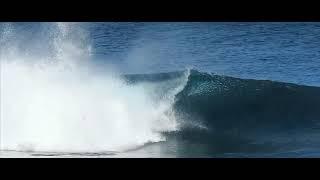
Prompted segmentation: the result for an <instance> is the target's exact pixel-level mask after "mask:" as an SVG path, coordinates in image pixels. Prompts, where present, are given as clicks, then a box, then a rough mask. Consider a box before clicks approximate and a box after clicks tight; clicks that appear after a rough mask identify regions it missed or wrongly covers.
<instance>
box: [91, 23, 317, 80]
mask: <svg viewBox="0 0 320 180" xmlns="http://www.w3.org/2000/svg"><path fill="white" fill-rule="evenodd" d="M88 27H89V29H90V32H91V36H92V41H93V44H94V53H95V54H96V56H97V57H98V58H100V59H101V61H106V62H111V63H113V64H117V65H118V66H120V67H121V69H123V71H124V72H132V73H154V72H168V71H176V70H183V69H185V68H186V67H193V68H196V69H197V70H199V71H204V72H211V73H216V74H220V75H230V76H233V77H240V78H252V79H270V80H277V81H284V82H293V83H298V84H307V85H315V86H319V85H320V71H319V69H320V60H319V59H320V58H319V57H320V23H284V22H277V23H254V22H250V23H231V22H229V23H214V22H212V23H200V22H199V23H191V22H190V23H174V22H172V23H96V24H94V23H93V24H88Z"/></svg>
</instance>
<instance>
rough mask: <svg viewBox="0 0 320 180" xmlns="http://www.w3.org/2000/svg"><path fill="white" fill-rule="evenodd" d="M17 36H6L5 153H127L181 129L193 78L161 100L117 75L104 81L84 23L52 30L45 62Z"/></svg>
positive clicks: (110, 73)
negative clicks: (183, 95) (180, 106)
mask: <svg viewBox="0 0 320 180" xmlns="http://www.w3.org/2000/svg"><path fill="white" fill-rule="evenodd" d="M12 28H13V27H12V26H10V23H9V24H6V26H5V27H4V28H3V29H2V32H1V56H0V58H1V144H0V149H1V150H3V151H23V152H60V153H103V152H122V151H126V150H130V149H132V148H136V147H139V146H142V145H144V144H146V143H154V142H160V141H165V140H166V139H165V137H164V136H163V135H162V133H163V132H170V131H177V130H178V129H179V123H178V121H177V119H176V117H175V113H174V111H173V110H172V104H173V103H174V97H175V95H176V94H177V93H179V92H180V91H181V90H182V89H183V87H184V86H185V84H186V82H187V79H188V72H186V73H185V74H184V75H183V76H181V77H179V78H176V79H173V80H169V81H167V82H165V83H163V84H164V85H165V86H167V88H165V90H164V92H162V94H163V96H160V97H159V96H156V95H155V94H156V93H155V92H157V93H158V91H159V89H160V90H161V84H160V85H159V84H157V85H155V84H153V83H137V84H128V83H127V82H126V81H124V80H123V78H122V77H121V76H120V73H119V72H117V69H115V68H112V67H109V69H108V70H107V71H105V72H104V73H99V74H98V73H96V72H95V67H94V66H93V65H92V64H91V62H90V61H91V60H92V59H91V58H92V57H91V52H90V49H91V48H90V44H89V43H88V41H86V33H85V32H84V31H82V30H81V29H78V26H76V23H52V24H49V28H51V29H50V30H49V32H50V34H51V35H52V36H50V38H49V39H48V41H47V42H46V43H48V44H50V48H47V49H46V50H45V51H47V52H43V51H44V50H42V51H41V52H39V53H38V54H40V55H38V54H37V53H35V51H34V50H33V49H32V48H33V47H35V46H36V45H35V44H30V47H28V44H27V42H23V43H24V45H21V43H22V42H19V41H17V40H16V39H15V37H17V34H15V33H16V32H15V31H14V29H12ZM75 33H76V34H77V35H76V36H75ZM37 46H41V44H40V45H39V44H37ZM168 86H169V87H168Z"/></svg>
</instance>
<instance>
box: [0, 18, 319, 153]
mask: <svg viewBox="0 0 320 180" xmlns="http://www.w3.org/2000/svg"><path fill="white" fill-rule="evenodd" d="M57 27H58V28H57ZM57 27H56V26H55V25H54V23H31V22H29V23H28V22H23V23H0V29H1V41H0V43H2V47H0V49H1V50H0V53H1V54H2V55H1V56H0V58H1V60H2V64H4V65H3V66H2V72H3V73H2V84H1V85H2V86H1V87H2V88H6V87H8V90H6V89H4V93H3V94H2V96H6V97H8V98H7V100H3V101H5V102H4V103H3V104H2V107H3V106H4V107H3V109H2V110H1V112H2V113H3V114H4V115H3V116H1V117H2V118H1V121H2V124H10V122H9V120H11V121H15V122H17V123H15V125H12V124H10V126H9V125H7V126H5V125H3V126H2V129H1V132H2V134H1V139H2V141H1V142H2V143H3V145H2V151H0V157H111V158H113V157H115V158H117V157H120V158H122V157H129V158H130V157H134V158H135V157H152V158H158V157H161V158H162V157H164V158H171V157H178V158H180V157H182V158H183V157H187V158H189V157H201V158H202V157H210V158H211V157H280V158H281V157H320V126H319V125H320V124H319V123H320V23H312V22H308V23H302V22H301V23H300V22H290V23H286V22H226V23H223V22H105V23H103V22H97V23H64V24H60V25H58V26H57ZM57 29H58V30H60V31H59V32H60V35H59V34H58V35H57ZM61 34H62V35H61ZM57 36H58V37H59V38H58V39H57V38H56V37H57ZM53 37H55V38H53ZM52 39H54V40H52ZM49 42H54V43H49ZM57 44H58V47H61V49H62V50H61V49H59V48H57ZM52 47H55V50H54V51H53V50H52ZM17 52H19V53H18V54H19V56H17V57H18V58H16V54H17ZM66 52H67V53H66ZM70 52H72V53H70ZM74 52H76V53H74ZM57 54H59V56H56V55H57ZM86 55H88V58H84V57H86ZM13 57H14V58H13ZM21 57H23V58H24V64H28V63H30V62H37V61H42V60H43V59H46V60H48V59H49V61H50V60H51V59H55V57H59V58H60V59H63V61H64V62H69V61H67V60H64V59H81V58H84V59H89V62H90V66H87V65H83V64H80V65H79V66H80V67H90V68H91V67H92V69H94V74H97V77H98V76H99V77H101V76H102V77H104V76H105V77H107V75H105V74H104V73H108V74H109V73H110V72H111V71H112V72H114V74H120V75H119V76H120V77H121V80H122V81H124V82H125V83H126V85H128V87H140V89H139V88H134V89H130V88H129V89H124V88H121V89H116V88H115V89H116V90H115V91H112V90H114V89H112V88H113V87H114V86H116V85H114V86H112V88H111V89H112V90H110V91H108V92H109V93H111V95H110V94H109V95H110V96H104V95H103V93H101V92H100V90H101V91H102V89H101V88H100V86H98V85H97V86H92V87H93V88H91V90H90V88H89V89H86V88H85V87H83V83H84V84H86V80H83V81H81V83H80V82H79V83H78V81H77V83H75V84H73V85H74V86H72V87H75V88H76V89H80V90H81V91H80V90H79V92H78V91H76V92H75V94H77V93H79V98H77V99H76V100H70V102H69V101H68V99H66V100H65V101H66V102H63V101H57V103H58V104H60V105H61V106H65V109H66V110H67V111H69V109H68V108H69V107H73V105H72V102H73V103H76V102H79V103H78V104H81V102H88V101H87V100H88V99H90V98H91V97H92V99H90V102H91V105H90V106H94V107H95V106H99V108H96V109H95V108H93V110H91V111H90V112H93V113H92V114H91V116H90V115H88V116H90V117H94V118H96V119H99V118H100V117H101V118H100V119H99V120H94V121H92V124H96V125H97V127H96V126H95V125H92V124H91V125H92V126H91V125H90V128H91V129H90V130H89V131H87V132H88V135H87V136H83V133H81V132H82V129H76V128H74V129H72V128H69V127H68V128H69V129H66V130H65V131H69V132H70V131H79V136H77V133H72V134H71V135H72V138H79V139H83V138H84V137H85V138H87V137H88V139H89V140H88V141H87V142H90V143H88V146H91V147H97V151H95V150H94V148H93V149H92V148H89V147H87V146H86V142H82V141H80V140H79V142H78V141H77V142H75V143H74V146H73V145H72V143H69V141H68V143H61V144H59V143H60V141H58V140H57V139H59V138H60V136H59V138H58V135H55V134H54V133H52V134H53V135H52V134H49V133H50V131H48V134H46V132H44V131H38V129H39V128H43V127H45V126H40V125H39V127H37V126H36V125H34V124H37V123H38V121H37V122H35V121H33V119H34V118H39V119H41V122H43V121H44V123H45V120H43V119H45V118H42V116H40V115H39V114H41V113H46V112H47V110H44V109H40V108H39V107H40V105H39V104H36V103H33V104H32V103H29V104H28V105H25V104H22V105H21V108H20V109H19V107H20V106H19V105H17V108H12V109H10V108H8V109H6V105H7V106H9V105H8V104H10V103H14V102H16V101H14V100H13V99H12V100H10V97H11V96H12V97H13V96H14V93H15V92H16V93H18V91H11V89H9V87H10V88H11V86H12V88H13V89H16V88H18V87H20V86H18V85H17V87H16V86H15V85H9V82H10V78H7V79H6V77H9V75H10V77H14V76H15V73H16V74H17V78H16V79H21V78H20V75H21V73H19V72H20V69H17V68H14V67H13V66H11V65H10V66H9V65H6V63H7V62H10V61H13V60H12V59H14V60H16V59H19V60H18V61H17V62H20V59H23V58H21ZM72 61H73V60H72ZM26 62H27V63H26ZM46 62H47V61H46ZM50 62H52V61H50ZM70 62H71V61H70ZM17 64H19V63H17ZM53 64H54V62H53ZM45 66H51V64H50V63H47V64H46V65H45ZM5 68H7V70H6V69H5ZM9 68H12V69H14V70H15V71H13V70H12V69H9ZM23 72H25V71H23ZM6 73H7V74H6ZM18 74H19V75H18ZM6 75H7V76H6ZM63 76H64V75H63ZM22 77H28V75H23V76H22ZM31 77H39V76H38V75H35V76H30V79H31ZM43 77H46V76H43ZM50 77H51V76H50ZM66 77H68V78H65V79H69V77H73V75H72V74H69V75H66ZM95 77H96V76H95ZM33 80H34V84H33V83H31V84H30V83H29V86H28V87H30V88H31V90H30V89H28V90H26V91H28V92H30V93H31V94H32V93H33V92H34V89H32V87H42V86H37V82H38V81H37V80H35V79H33ZM50 80H51V79H50ZM40 81H41V82H43V81H46V82H51V81H49V80H46V79H45V80H43V79H42V80H39V82H40ZM87 81H90V78H89V79H88V80H87ZM24 82H29V81H28V80H24V81H23V82H22V80H21V82H20V81H19V80H18V82H17V83H18V84H23V83H24ZM52 82H55V81H54V80H52ZM57 82H60V80H57ZM68 82H69V81H68ZM72 82H75V81H72ZM108 82H109V81H108ZM99 83H100V84H101V83H103V81H99ZM52 84H54V83H52ZM66 84H70V83H64V86H63V87H67V85H66ZM88 84H89V83H88ZM100 84H99V85H100ZM93 85H96V84H93ZM70 86H71V85H70ZM23 87H25V86H21V87H20V88H23ZM43 87H44V86H43ZM53 87H56V86H53ZM53 87H52V88H51V89H53ZM82 88H83V89H82ZM20 90H21V91H24V89H20ZM37 90H39V89H37ZM103 90H104V89H103ZM145 90H147V91H145ZM142 91H143V92H142ZM37 92H38V91H37ZM59 92H60V91H59ZM63 92H68V89H66V90H64V91H61V93H62V94H63ZM87 92H88V93H87ZM89 92H90V93H89ZM147 92H148V93H149V92H151V94H152V96H147V97H145V96H144V94H146V93H147ZM6 93H7V94H6ZM30 93H28V95H27V93H26V95H25V96H23V95H21V96H23V98H28V97H33V95H31V96H30ZM41 93H43V96H42V97H49V96H50V95H51V94H50V93H54V92H51V91H50V92H49V90H48V91H47V90H43V91H41V90H39V92H38V95H39V94H41ZM44 93H48V94H44ZM131 93H132V94H131ZM93 94H98V95H97V97H98V98H93V97H94V96H93ZM87 95H88V99H85V100H84V99H82V97H84V96H87ZM91 95H92V96H91ZM35 96H36V95H35ZM37 97H38V96H37ZM56 97H60V96H58V95H57V96H56ZM61 97H64V96H62V95H61ZM66 97H69V96H67V95H66ZM75 97H77V96H76V95H75ZM80 97H81V98H80ZM111 97H119V98H118V99H115V100H114V101H110V98H111ZM122 97H124V98H122ZM133 97H135V98H136V99H134V98H133ZM140 97H141V98H140ZM150 98H151V99H152V100H150V101H149V99H150ZM56 99H57V98H56ZM58 99H59V98H58ZM102 99H105V100H106V102H105V103H104V104H103V103H98V101H100V100H102ZM118 100H119V101H118ZM120 100H121V101H120ZM39 101H40V100H39ZM44 101H45V102H54V100H53V99H48V100H44ZM145 101H146V103H144V104H143V103H142V102H145ZM29 102H30V101H29ZM108 102H115V103H116V102H121V103H120V104H122V105H123V106H125V107H128V109H129V110H123V111H121V113H122V114H127V115H128V117H127V116H126V117H123V116H120V114H117V113H118V111H111V110H110V111H108V114H107V115H105V114H103V112H104V111H103V108H101V107H102V106H104V105H105V104H106V103H108ZM149 102H152V103H151V104H157V102H161V103H160V105H159V106H158V104H157V106H156V107H157V108H155V109H153V108H149V105H148V104H149ZM64 103H65V104H64ZM68 103H69V104H70V106H69V104H68ZM95 103H97V104H95ZM84 104H86V103H84ZM46 105H47V106H48V109H51V110H52V109H54V108H50V107H51V106H50V105H51V104H49V103H48V104H46ZM38 106H39V107H38ZM41 106H42V105H41ZM115 106H116V105H115V104H109V105H106V108H107V109H110V108H112V107H115ZM150 106H153V105H150ZM27 107H29V111H28V113H26V114H24V115H25V116H22V117H18V116H17V117H16V116H14V115H11V114H10V112H12V113H13V114H14V113H19V112H22V111H23V112H24V109H27ZM52 107H53V106H52ZM54 107H60V106H54ZM83 107H87V106H81V107H80V106H79V109H81V108H83ZM138 107H139V108H138ZM160 107H164V109H165V110H164V111H163V112H162V109H161V108H160ZM100 108H101V111H100ZM86 109H88V108H86ZM159 109H160V110H159ZM9 110H10V111H9ZM77 110H78V109H77V108H71V109H70V111H69V112H73V113H75V114H77V113H76V112H77ZM33 111H37V112H38V113H33V114H32V113H31V112H33ZM159 111H161V113H159ZM58 112H60V113H62V112H64V111H55V113H58ZM141 112H146V113H143V114H142V113H141ZM147 112H150V114H149V113H147ZM151 112H152V113H151ZM153 112H154V113H159V115H158V114H156V115H154V113H153ZM6 113H7V114H8V115H7V116H6V115H5V114H6ZM47 113H53V112H52V111H49V112H47ZM113 113H115V114H113ZM34 114H37V115H34ZM93 114H95V115H93ZM100 114H101V116H100ZM54 115H55V114H54ZM54 115H53V116H52V117H57V118H59V117H60V116H54ZM73 115H74V114H72V113H70V116H67V117H68V118H70V117H72V118H77V117H76V116H73ZM155 116H157V117H160V116H161V118H160V120H159V119H157V118H156V117H155ZM173 116H174V122H175V123H176V124H179V126H177V127H176V126H175V127H176V128H172V127H171V126H167V125H168V123H172V121H171V120H170V121H169V120H168V123H165V122H164V121H162V123H159V122H158V120H159V121H161V119H163V118H164V119H166V118H167V119H170V118H172V117H173ZM24 117H28V118H25V120H24V121H21V119H24ZM130 117H132V119H131V118H130ZM61 118H63V119H68V118H65V117H61ZM103 118H105V119H112V120H114V121H115V122H119V121H120V120H121V123H120V125H117V126H116V125H114V124H115V123H114V122H113V121H112V120H110V121H108V122H110V124H108V123H103V124H99V123H101V122H100V121H101V119H102V120H103ZM135 118H136V119H135ZM144 118H145V119H144ZM150 118H151V119H152V118H155V119H156V120H155V121H153V120H152V121H151V120H150V121H149V119H150ZM29 119H30V120H29ZM88 119H90V118H88ZM115 119H117V121H116V120H115ZM141 119H144V121H142V120H141ZM20 121H21V122H20ZM50 121H55V120H54V119H50ZM66 121H67V120H66ZM66 121H65V120H64V121H59V123H60V124H59V127H63V126H64V124H63V122H66ZM28 122H30V124H32V127H31V126H30V127H29V126H26V129H27V128H29V129H28V130H21V128H22V129H23V127H22V126H21V127H20V126H19V125H17V124H19V123H20V124H21V123H25V124H28ZM39 122H40V121H39ZM72 122H73V121H72ZM155 123H157V124H155ZM76 124H80V122H77V123H76ZM54 125H57V124H54ZM102 125H105V126H106V131H108V132H110V133H106V134H104V131H103V126H102ZM173 125H174V123H173ZM18 126H19V128H17V127H18ZM113 126H114V127H116V128H117V129H116V130H117V133H111V131H112V129H114V128H112V127H113ZM138 126H139V127H138ZM54 127H56V126H54ZM57 127H58V126H57ZM73 127H78V126H73ZM81 127H82V126H81ZM107 127H108V128H107ZM122 127H124V128H123V129H122ZM141 127H143V128H141ZM158 127H161V128H160V130H156V131H157V133H156V134H154V131H155V130H154V129H155V128H158ZM6 128H7V129H9V128H10V132H11V133H9V130H7V132H6ZM95 128H98V130H97V131H98V132H99V133H100V134H101V136H100V134H99V140H97V138H96V137H98V135H97V134H95V136H91V135H90V134H89V133H90V132H91V131H92V133H93V132H95V130H94V129H95ZM15 131H16V132H17V133H16V135H14V134H15V133H14V132H15ZM65 131H64V130H62V132H61V134H62V135H63V136H64V137H66V136H68V135H69V134H68V133H65ZM100 131H101V132H100ZM22 132H23V133H22ZM29 132H33V133H34V134H32V135H30V133H29ZM35 132H37V133H35ZM142 132H145V133H142ZM148 133H150V134H148ZM121 134H122V135H121ZM123 134H125V135H123ZM20 136H21V138H20ZM38 136H43V139H37V138H35V139H37V140H34V139H32V138H33V137H38ZM46 136H48V137H47V138H46ZM51 136H54V137H57V138H52V137H51ZM159 136H161V138H159ZM7 137H10V138H7ZM22 137H28V138H26V139H24V138H22ZM133 137H139V138H137V139H131V138H133ZM149 137H150V138H149ZM126 138H129V140H126ZM70 139H71V138H70ZM54 140H57V141H54ZM49 141H52V142H55V144H50V143H48V142H49ZM25 142H27V144H28V143H29V142H30V143H31V144H33V145H32V148H27V150H26V149H25V148H19V147H21V144H23V143H25ZM66 142H67V141H66ZM109 142H112V143H114V144H115V145H114V146H113V145H112V146H111V145H110V143H109ZM120 142H121V143H120ZM127 142H128V143H130V144H138V145H134V148H127V149H125V150H122V149H121V150H118V149H117V148H114V149H115V150H114V149H113V147H117V146H116V145H119V147H120V146H121V147H122V146H125V145H126V143H127ZM138 142H139V143H138ZM30 143H29V144H30ZM95 143H96V144H95ZM99 143H101V144H103V145H101V146H99V145H98V144H99ZM117 143H119V144H117ZM67 144H71V145H70V146H73V147H72V148H71V147H68V145H67ZM92 144H93V145H92ZM78 145H79V146H78ZM58 146H59V147H64V148H62V150H60V149H59V148H57V150H56V149H55V148H52V147H58ZM23 147H25V146H23ZM38 147H39V150H38ZM78 147H79V152H77V151H75V152H74V151H73V150H72V151H71V150H70V151H63V149H75V150H77V148H78ZM0 148H1V146H0ZM50 148H51V149H52V150H51V149H50ZM82 149H83V150H82ZM86 150H88V152H85V151H86Z"/></svg>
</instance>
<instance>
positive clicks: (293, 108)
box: [127, 70, 320, 157]
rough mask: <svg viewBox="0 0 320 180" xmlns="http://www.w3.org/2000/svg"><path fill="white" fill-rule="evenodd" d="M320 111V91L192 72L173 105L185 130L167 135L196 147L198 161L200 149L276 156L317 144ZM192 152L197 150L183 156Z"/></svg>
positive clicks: (134, 77)
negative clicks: (282, 150) (299, 146)
mask: <svg viewBox="0 0 320 180" xmlns="http://www.w3.org/2000/svg"><path fill="white" fill-rule="evenodd" d="M180 74H182V72H172V73H162V74H152V75H131V76H128V77H127V79H129V80H130V82H139V81H152V82H156V81H162V80H167V79H170V78H175V77H177V76H179V75H180ZM319 108H320V88H319V87H311V86H303V85H296V84H291V83H283V82H274V81H269V80H252V79H239V78H233V77H227V76H219V75H213V74H208V73H203V72H198V71H196V70H190V75H189V76H188V82H187V84H186V86H185V87H184V89H183V90H182V91H180V92H179V93H178V94H177V95H176V96H175V101H174V105H173V109H174V112H175V115H176V118H177V119H178V122H179V123H180V126H181V128H180V130H179V131H176V132H172V133H167V135H168V137H170V138H171V139H175V141H177V142H178V144H179V143H180V146H181V147H183V148H180V149H190V148H191V149H193V150H192V152H194V153H196V154H195V155H194V156H196V157H197V156H201V153H200V154H199V152H198V151H197V149H206V151H210V152H206V153H227V152H264V151H266V152H270V151H271V152H274V151H277V150H279V149H284V148H288V149H290V148H292V147H293V146H294V147H297V146H298V144H299V143H305V142H307V141H308V142H309V143H311V142H313V143H315V142H314V141H316V139H318V138H315V133H314V132H315V131H314V130H317V128H319V126H318V125H319V120H320V111H319ZM316 132H317V131H316ZM290 133H291V134H290ZM316 134H317V133H316ZM303 137H309V138H314V139H313V140H312V141H311V140H310V139H307V140H306V138H303ZM299 138H300V139H299ZM299 141H300V142H299ZM184 142H185V143H184ZM186 142H188V143H186ZM290 142H291V143H292V146H291V145H290ZM190 144H198V146H197V148H196V147H193V146H191V147H190ZM204 145H205V146H206V147H205V148H201V146H204ZM187 152H189V153H190V152H191V151H190V150H189V151H188V150H186V152H182V154H184V155H186V154H188V153H187ZM197 153H198V154H197ZM189 155H190V154H189ZM191 156H192V155H191ZM186 157H188V156H186Z"/></svg>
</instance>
